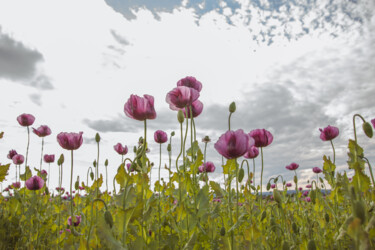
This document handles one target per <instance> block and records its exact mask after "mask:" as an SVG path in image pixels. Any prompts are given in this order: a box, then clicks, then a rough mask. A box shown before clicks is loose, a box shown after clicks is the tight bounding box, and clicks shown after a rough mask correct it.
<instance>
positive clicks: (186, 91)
mask: <svg viewBox="0 0 375 250" xmlns="http://www.w3.org/2000/svg"><path fill="white" fill-rule="evenodd" d="M198 97H199V92H198V91H196V90H195V89H193V88H189V87H185V86H180V87H177V88H174V89H173V90H171V91H169V92H168V94H167V96H166V98H165V100H166V102H167V103H168V104H169V108H170V109H172V110H179V109H182V108H185V107H189V106H190V105H192V103H193V102H195V101H196V100H197V99H198Z"/></svg>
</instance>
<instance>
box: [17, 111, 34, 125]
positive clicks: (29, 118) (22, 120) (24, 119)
mask: <svg viewBox="0 0 375 250" xmlns="http://www.w3.org/2000/svg"><path fill="white" fill-rule="evenodd" d="M17 121H18V123H19V124H20V125H21V126H23V127H28V126H30V125H33V123H34V121H35V117H34V116H33V115H30V114H22V115H20V116H18V117H17Z"/></svg>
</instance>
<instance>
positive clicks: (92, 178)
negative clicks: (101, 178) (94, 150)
mask: <svg viewBox="0 0 375 250" xmlns="http://www.w3.org/2000/svg"><path fill="white" fill-rule="evenodd" d="M94 177H95V176H94V172H91V173H90V178H91V180H94Z"/></svg>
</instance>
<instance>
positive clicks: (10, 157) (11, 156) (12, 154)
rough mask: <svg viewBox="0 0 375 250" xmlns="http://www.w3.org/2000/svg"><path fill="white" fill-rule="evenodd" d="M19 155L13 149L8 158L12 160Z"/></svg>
mask: <svg viewBox="0 0 375 250" xmlns="http://www.w3.org/2000/svg"><path fill="white" fill-rule="evenodd" d="M16 154H17V151H16V150H14V149H12V150H10V151H9V153H8V155H7V158H8V159H10V160H12V159H13V156H15V155H16Z"/></svg>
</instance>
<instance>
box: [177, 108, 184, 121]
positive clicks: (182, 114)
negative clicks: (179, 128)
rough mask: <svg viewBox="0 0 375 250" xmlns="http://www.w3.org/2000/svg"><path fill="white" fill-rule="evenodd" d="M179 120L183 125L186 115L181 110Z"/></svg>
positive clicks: (178, 115)
mask: <svg viewBox="0 0 375 250" xmlns="http://www.w3.org/2000/svg"><path fill="white" fill-rule="evenodd" d="M177 120H178V122H179V123H183V122H184V120H185V117H184V113H183V112H182V111H181V110H179V111H178V113H177Z"/></svg>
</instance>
